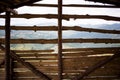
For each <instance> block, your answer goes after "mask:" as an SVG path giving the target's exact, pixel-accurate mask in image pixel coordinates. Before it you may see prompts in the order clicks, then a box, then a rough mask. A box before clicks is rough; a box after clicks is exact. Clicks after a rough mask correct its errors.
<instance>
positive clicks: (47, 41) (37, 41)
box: [0, 38, 120, 44]
mask: <svg viewBox="0 0 120 80" xmlns="http://www.w3.org/2000/svg"><path fill="white" fill-rule="evenodd" d="M4 42H5V40H4V39H2V38H1V39H0V43H2V44H4ZM62 42H63V43H120V39H97V38H96V39H82V38H79V39H63V40H62ZM23 43H26V44H28V43H35V44H56V43H57V39H11V44H23Z"/></svg>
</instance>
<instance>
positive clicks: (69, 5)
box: [27, 4, 120, 8]
mask: <svg viewBox="0 0 120 80" xmlns="http://www.w3.org/2000/svg"><path fill="white" fill-rule="evenodd" d="M27 6H35V7H36V6H37V7H58V5H56V4H30V5H27ZM62 6H63V7H87V8H120V7H119V6H111V5H89V4H63V5H62Z"/></svg>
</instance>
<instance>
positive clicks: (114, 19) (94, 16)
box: [0, 14, 120, 21]
mask: <svg viewBox="0 0 120 80" xmlns="http://www.w3.org/2000/svg"><path fill="white" fill-rule="evenodd" d="M0 18H5V15H0ZM11 18H27V19H30V18H49V19H51V18H53V19H56V18H58V15H57V14H19V15H11ZM62 18H63V19H65V20H69V19H70V18H73V19H104V20H112V21H120V18H119V17H113V16H107V15H65V14H63V15H62Z"/></svg>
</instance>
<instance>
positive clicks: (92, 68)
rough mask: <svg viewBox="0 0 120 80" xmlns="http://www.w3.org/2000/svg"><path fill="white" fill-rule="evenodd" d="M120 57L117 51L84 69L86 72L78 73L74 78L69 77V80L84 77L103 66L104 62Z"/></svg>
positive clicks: (79, 79)
mask: <svg viewBox="0 0 120 80" xmlns="http://www.w3.org/2000/svg"><path fill="white" fill-rule="evenodd" d="M118 57H120V52H117V53H115V54H114V55H113V56H111V57H109V58H107V59H104V60H103V61H100V62H98V63H96V64H95V65H93V66H91V67H90V68H88V69H87V70H86V72H84V73H83V74H82V75H78V76H76V77H75V78H73V79H71V80H82V79H84V78H85V77H86V76H88V75H89V74H90V73H92V72H94V71H95V70H96V69H98V68H100V67H102V66H104V65H105V64H107V63H108V62H110V61H112V60H114V59H116V58H118Z"/></svg>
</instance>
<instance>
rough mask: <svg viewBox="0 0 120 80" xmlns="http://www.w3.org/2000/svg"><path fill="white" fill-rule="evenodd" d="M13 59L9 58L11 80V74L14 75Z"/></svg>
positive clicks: (11, 76) (11, 78)
mask: <svg viewBox="0 0 120 80" xmlns="http://www.w3.org/2000/svg"><path fill="white" fill-rule="evenodd" d="M13 73H14V59H13V58H11V59H10V80H13V76H14V74H13Z"/></svg>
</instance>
